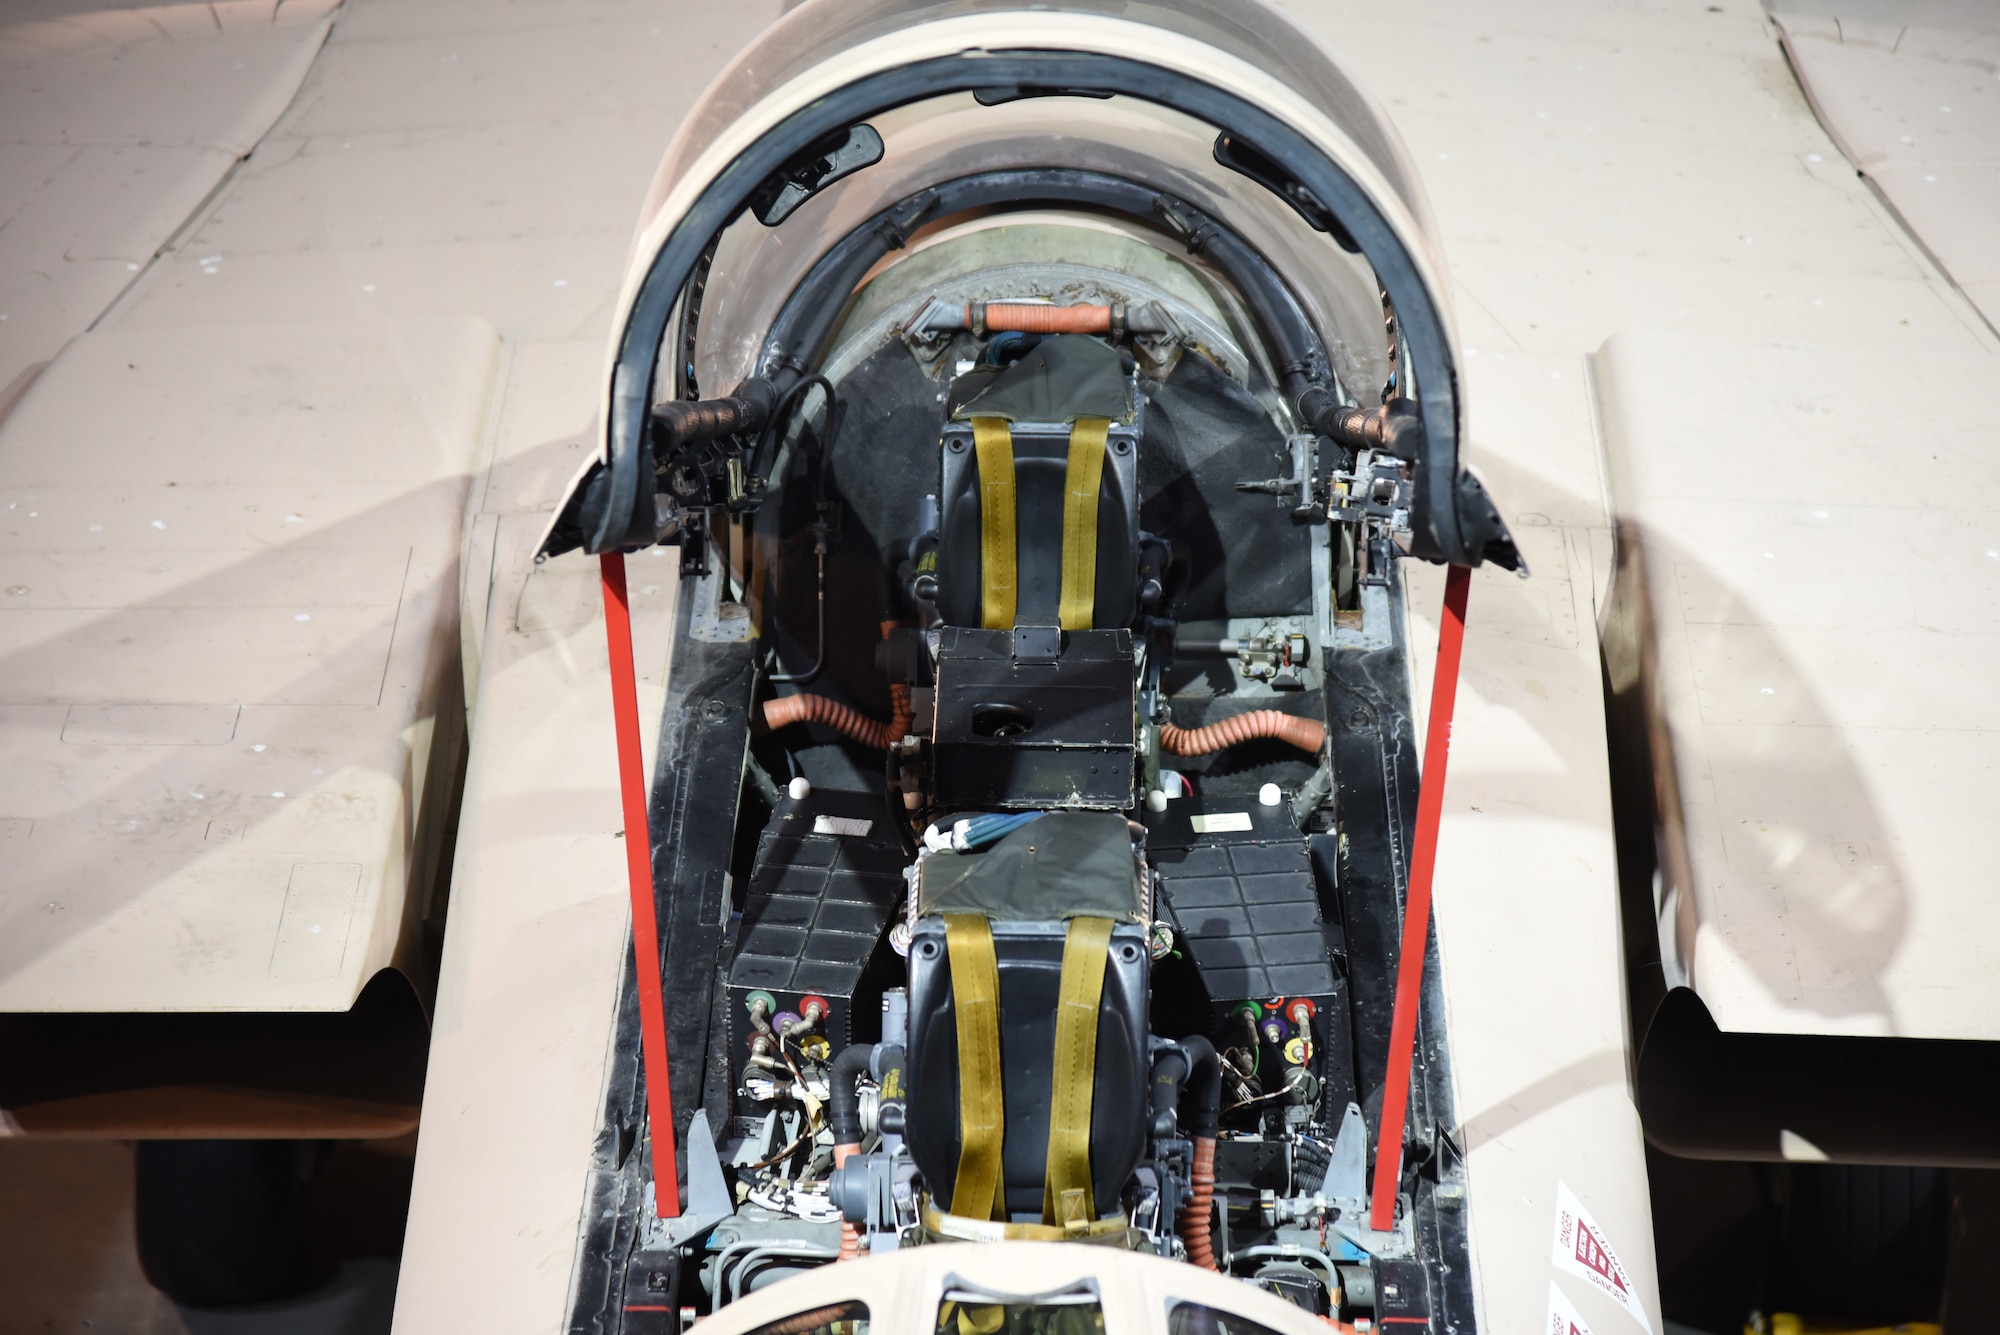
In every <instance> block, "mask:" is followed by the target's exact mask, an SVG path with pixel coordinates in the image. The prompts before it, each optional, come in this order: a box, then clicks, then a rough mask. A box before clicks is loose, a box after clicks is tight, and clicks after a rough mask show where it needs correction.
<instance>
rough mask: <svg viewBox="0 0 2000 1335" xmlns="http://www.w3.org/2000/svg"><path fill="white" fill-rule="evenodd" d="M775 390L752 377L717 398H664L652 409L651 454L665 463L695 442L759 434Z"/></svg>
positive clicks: (775, 398)
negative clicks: (757, 432) (728, 393)
mask: <svg viewBox="0 0 2000 1335" xmlns="http://www.w3.org/2000/svg"><path fill="white" fill-rule="evenodd" d="M779 393H780V390H779V387H778V385H777V384H776V383H775V382H773V381H771V380H766V379H764V378H763V377H761V376H752V377H750V378H749V379H748V380H745V381H744V382H743V383H742V384H740V385H738V386H737V387H736V392H735V393H734V394H731V395H729V396H728V397H727V398H721V399H668V400H666V401H665V402H663V403H658V404H655V405H654V406H653V453H654V457H656V458H658V459H660V460H663V461H664V460H666V459H669V458H671V457H672V456H673V454H674V453H675V451H677V450H679V449H680V448H681V447H683V446H686V445H692V444H695V443H697V442H699V441H704V440H714V439H716V438H717V437H720V436H733V435H738V434H744V433H748V432H753V431H762V430H763V429H764V425H765V423H767V422H769V421H770V420H771V414H772V412H773V410H774V409H776V408H777V406H778V399H779Z"/></svg>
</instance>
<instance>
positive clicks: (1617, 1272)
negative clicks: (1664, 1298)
mask: <svg viewBox="0 0 2000 1335" xmlns="http://www.w3.org/2000/svg"><path fill="white" fill-rule="evenodd" d="M1550 1259H1551V1260H1553V1261H1554V1262H1555V1264H1556V1268H1557V1269H1559V1270H1567V1271H1568V1272H1569V1273H1570V1274H1572V1275H1575V1276H1576V1277H1577V1278H1579V1279H1582V1280H1584V1281H1586V1282H1587V1283H1589V1284H1591V1285H1593V1286H1594V1287H1595V1288H1596V1289H1597V1290H1598V1292H1600V1293H1602V1294H1604V1295H1605V1296H1606V1297H1608V1298H1610V1299H1612V1300H1613V1301H1614V1302H1616V1303H1617V1304H1618V1305H1619V1306H1621V1307H1623V1308H1624V1309H1625V1310H1626V1311H1627V1312H1630V1313H1631V1314H1632V1319H1633V1320H1635V1321H1637V1322H1638V1323H1639V1325H1640V1326H1641V1327H1642V1328H1643V1329H1644V1330H1645V1331H1646V1335H1652V1331H1653V1323H1652V1322H1651V1321H1649V1320H1648V1319H1647V1317H1646V1308H1645V1305H1644V1304H1643V1303H1641V1302H1640V1301H1639V1295H1638V1294H1637V1293H1635V1292H1633V1289H1632V1281H1631V1279H1630V1278H1628V1277H1627V1276H1626V1274H1625V1267H1624V1266H1623V1265H1620V1264H1619V1262H1618V1253H1617V1252H1616V1251H1615V1250H1613V1249H1612V1246H1611V1243H1610V1241H1609V1240H1608V1239H1607V1238H1606V1237H1605V1236H1604V1230H1603V1229H1601V1228H1599V1227H1598V1226H1597V1221H1596V1220H1594V1219H1592V1218H1591V1217H1590V1213H1589V1211H1587V1210H1585V1209H1584V1208H1583V1203H1582V1202H1581V1201H1579V1200H1577V1198H1576V1193H1575V1192H1573V1191H1571V1190H1570V1189H1569V1184H1568V1183H1567V1182H1557V1183H1556V1241H1555V1249H1554V1252H1553V1254H1552V1255H1551V1257H1550Z"/></svg>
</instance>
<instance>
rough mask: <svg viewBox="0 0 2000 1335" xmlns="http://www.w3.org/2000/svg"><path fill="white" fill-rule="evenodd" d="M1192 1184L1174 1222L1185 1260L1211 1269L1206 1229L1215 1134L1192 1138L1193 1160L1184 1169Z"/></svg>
mask: <svg viewBox="0 0 2000 1335" xmlns="http://www.w3.org/2000/svg"><path fill="white" fill-rule="evenodd" d="M1188 1182H1189V1185H1190V1186H1191V1187H1192V1188H1193V1190H1192V1191H1190V1192H1189V1193H1188V1199H1187V1204H1186V1205H1183V1206H1182V1207H1181V1212H1180V1214H1179V1215H1178V1216H1177V1217H1176V1218H1175V1220H1174V1226H1175V1228H1176V1230H1177V1231H1178V1232H1179V1233H1180V1235H1181V1242H1182V1243H1183V1244H1185V1245H1186V1247H1187V1255H1188V1264H1190V1265H1197V1266H1200V1267H1201V1268H1202V1269H1204V1270H1213V1269H1215V1250H1214V1245H1213V1244H1212V1243H1211V1242H1210V1241H1209V1237H1208V1231H1209V1227H1210V1225H1211V1224H1212V1223H1213V1220H1214V1215H1215V1137H1214V1136H1199V1137H1196V1139H1195V1142H1194V1164H1193V1166H1192V1168H1191V1169H1190V1170H1189V1172H1188Z"/></svg>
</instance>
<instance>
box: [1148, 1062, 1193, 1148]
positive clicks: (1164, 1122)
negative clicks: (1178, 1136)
mask: <svg viewBox="0 0 2000 1335" xmlns="http://www.w3.org/2000/svg"><path fill="white" fill-rule="evenodd" d="M1187 1073H1188V1054H1187V1049H1186V1048H1184V1047H1182V1046H1180V1045H1179V1044H1177V1043H1175V1044H1167V1045H1163V1046H1162V1047H1161V1048H1160V1055H1159V1056H1157V1057H1155V1058H1154V1059H1153V1135H1154V1136H1155V1137H1156V1138H1158V1139H1161V1140H1164V1139H1166V1138H1168V1137H1170V1136H1172V1135H1173V1134H1174V1132H1175V1130H1176V1129H1177V1128H1178V1126H1179V1123H1178V1122H1177V1121H1176V1118H1177V1117H1178V1115H1179V1112H1180V1106H1181V1083H1182V1082H1183V1081H1185V1080H1186V1079H1187Z"/></svg>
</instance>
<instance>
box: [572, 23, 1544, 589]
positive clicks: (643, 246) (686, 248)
mask: <svg viewBox="0 0 2000 1335" xmlns="http://www.w3.org/2000/svg"><path fill="white" fill-rule="evenodd" d="M1078 206H1082V207H1087V208H1090V209H1093V210H1098V211H1102V212H1107V213H1111V214H1120V215H1124V216H1125V217H1127V218H1130V219H1132V220H1133V221H1134V222H1136V223H1138V224H1141V225H1143V226H1146V227H1149V228H1152V229H1155V230H1157V231H1158V232H1160V233H1162V234H1163V236H1164V238H1165V239H1167V240H1168V241H1170V242H1171V243H1174V244H1178V245H1179V246H1180V247H1183V248H1184V249H1185V250H1186V251H1187V252H1188V253H1190V254H1193V255H1196V256H1200V257H1202V258H1204V259H1212V260H1214V261H1215V262H1216V264H1217V267H1218V268H1220V269H1221V270H1222V272H1223V273H1224V276H1225V278H1229V279H1235V278H1236V277H1237V275H1236V274H1234V273H1232V272H1230V270H1229V266H1228V264H1227V263H1225V262H1224V261H1225V260H1226V259H1227V257H1229V256H1232V255H1234V256H1239V257H1244V259H1242V260H1241V261H1239V264H1238V267H1239V268H1241V267H1242V265H1243V263H1254V264H1255V266H1256V267H1257V268H1258V269H1259V270H1260V271H1261V272H1262V273H1263V274H1265V275H1266V276H1267V277H1268V278H1269V279H1270V281H1269V282H1268V283H1267V284H1265V285H1264V289H1263V290H1245V291H1244V292H1243V294H1242V295H1243V297H1244V300H1245V302H1246V304H1247V305H1248V306H1250V308H1251V309H1252V310H1253V311H1254V312H1255V313H1256V315H1257V318H1258V322H1259V323H1260V324H1261V325H1263V326H1265V327H1266V329H1267V330H1270V329H1273V328H1275V329H1276V330H1278V331H1279V332H1280V334H1284V335H1288V336H1286V337H1281V338H1280V339H1279V340H1278V342H1279V344H1280V347H1279V353H1280V354H1282V355H1284V358H1285V361H1286V364H1285V365H1281V366H1273V367H1270V368H1267V370H1268V371H1269V373H1270V375H1271V378H1272V379H1273V381H1274V382H1276V381H1279V380H1281V379H1282V380H1284V383H1286V384H1288V385H1289V384H1297V383H1304V380H1305V378H1307V377H1309V378H1310V379H1311V380H1312V381H1313V382H1314V383H1325V384H1328V385H1334V386H1338V387H1339V388H1340V389H1342V390H1344V392H1345V397H1348V398H1350V399H1352V400H1353V401H1356V402H1359V403H1361V404H1363V405H1367V404H1373V403H1375V402H1377V401H1378V400H1379V397H1380V393H1381V388H1382V385H1383V382H1384V380H1385V378H1386V377H1387V375H1389V374H1394V375H1398V376H1400V377H1402V383H1401V389H1402V392H1403V394H1404V395H1405V397H1407V398H1408V399H1409V400H1410V401H1411V402H1412V403H1413V404H1414V406H1415V407H1416V408H1417V409H1418V411H1419V413H1420V415H1421V419H1422V431H1421V433H1419V435H1418V437H1417V444H1418V448H1417V451H1416V452H1417V453H1418V455H1419V457H1418V458H1417V459H1416V460H1415V463H1416V469H1415V473H1416V479H1415V480H1416V488H1415V507H1414V513H1413V514H1412V516H1411V530H1412V531H1411V543H1412V547H1413V550H1414V551H1416V552H1417V554H1419V555H1423V556H1427V557H1431V558H1434V559H1435V558H1441V559H1447V560H1452V561H1458V562H1464V563H1468V564H1478V563H1479V562H1480V561H1481V560H1482V559H1497V560H1500V561H1502V563H1504V564H1509V565H1512V564H1514V563H1515V558H1514V554H1513V550H1512V544H1511V541H1510V540H1509V539H1508V537H1507V534H1506V530H1505V526H1504V524H1503V523H1502V522H1501V521H1500V519H1499V516H1498V514H1497V512H1496V511H1495V510H1494V509H1493V507H1492V505H1491V503H1490V502H1489V501H1488V500H1487V499H1486V497H1485V496H1484V493H1483V492H1482V491H1481V489H1480V487H1479V484H1478V483H1477V481H1476V480H1475V479H1473V478H1472V477H1471V476H1470V475H1469V474H1467V473H1465V472H1464V470H1463V469H1462V468H1461V467H1460V465H1459V439H1460V434H1461V425H1462V420H1463V410H1462V404H1461V402H1460V391H1459V383H1458V375H1457V368H1456V352H1455V348H1454V336H1453V328H1452V315H1451V309H1450V303H1449V297H1448V292H1447V288H1446V285H1445V282H1444V279H1443V272H1444V271H1443V262H1442V259H1441V257H1440V254H1439V251H1438V247H1437V243H1436V237H1435V231H1434V228H1433V226H1432V224H1431V222H1430V213H1429V208H1428V205H1427V203H1426V201H1425V199H1424V197H1423V193H1422V189H1421V186H1420V185H1419V183H1418V181H1417V177H1416V173H1415V171H1414V169H1413V167H1412V166H1411V164H1410V161H1409V158H1408V155H1407V153H1406V152H1405V151H1404V149H1403V147H1402V145H1401V143H1400V141H1399V140H1398V138H1397V136H1396V134H1395V132H1394V130H1393V129H1392V128H1391V127H1390V125H1389V123H1388V120H1387V118H1386V117H1385V116H1384V115H1383V113H1382V112H1381V111H1380V109H1379V108H1378V107H1377V106H1376V105H1375V103H1374V102H1373V101H1372V100H1371V99H1370V98H1369V97H1368V96H1367V95H1365V94H1364V93H1362V92H1361V91H1360V89H1359V88H1357V87H1356V85H1355V84H1354V83H1353V82H1352V81H1351V80H1350V79H1349V78H1348V77H1347V76H1346V75H1345V74H1344V73H1343V72H1342V71H1341V69H1340V68H1339V66H1338V65H1337V64H1336V63H1335V62H1334V60H1333V58H1332V57H1331V56H1330V55H1329V54H1328V53H1327V52H1326V51H1324V50H1323V49H1322V48H1321V47H1320V46H1319V45H1318V44H1317V43H1316V42H1315V41H1314V40H1313V39H1312V38H1310V37H1309V36H1307V35H1306V34H1305V33H1304V32H1302V31H1300V30H1299V29H1298V28H1296V27H1294V26H1293V25H1292V24H1291V23H1290V22H1289V21H1288V20H1287V19H1285V18H1284V17H1283V16H1281V15H1279V14H1278V13H1276V12H1275V11H1272V10H1269V9H1266V8H1264V7H1263V6H1262V5H1260V4H1256V3H1248V2H1246V0H1227V3H1221V2H1217V3H1202V2H1201V0H1147V2H1145V3H1132V2H1131V0H1058V2H1057V3H1052V4H1051V3H1035V4H1030V3H1028V2H1027V0H1014V2H1013V3H1001V4H993V3H990V2H989V0H862V2H860V3H856V2H854V0H810V2H809V3H807V4H805V5H802V6H801V7H799V8H798V9H796V10H795V11H793V12H792V13H791V14H789V15H787V16H786V17H785V18H784V19H782V20H781V21H779V22H778V23H777V24H776V25H774V26H773V27H772V28H770V29H769V30H768V31H767V32H766V33H764V35H763V36H761V37H760V38H759V39H758V40H757V41H755V42H754V43H752V44H751V45H750V46H749V47H748V48H746V49H745V50H744V51H743V52H742V53H741V54H740V55H739V56H738V57H737V59H736V61H735V63H734V64H732V65H731V66H730V67H729V69H728V70H727V71H725V72H724V73H723V75H722V76H721V77H720V78H719V79H717V80H716V81H715V83H714V84H713V85H711V87H710V88H709V90H708V91H707V93H706V94H705V95H704V97H703V99H702V101H701V103H700V104H699V105H698V106H697V108H696V109H695V111H694V113H693V114H692V115H691V116H690V117H689V118H688V120H687V122H686V123H685V125H684V126H683V128H682V130H681V131H680V133H679V134H678V135H677V136H676V138H675V140H674V141H673V143H672V145H671V146H670V148H669V149H668V152H667V154H666V158H665V160H664V162H663V163H662V165H661V167H660V170H659V172H658V174H657V175H656V177H655V178H654V181H653V185H652V188H651V190H650V191H649V193H648V196H647V203H646V208H645V212H644V215H643V218H642V221H641V226H640V231H639V235H638V237H637V239H636V241H635V244H634V247H633V252H632V256H631V261H630V265H629V268H628V272H627V275H626V280H625V283H624V287H623V290H622V292H621V294H620V297H619V303H618V308H617V310H616V312H615V319H614V328H615V329H616V334H615V336H614V339H613V344H612V349H611V357H610V364H609V367H608V369H607V374H606V385H605V399H604V402H603V412H602V416H601V419H600V430H601V438H600V454H599V457H598V459H597V460H595V461H593V464H592V465H591V467H590V468H589V469H588V470H587V471H586V475H585V476H583V477H579V479H578V483H577V490H576V492H575V493H573V495H572V500H571V503H570V504H569V505H568V506H566V507H565V510H564V512H563V515H562V517H560V518H559V519H558V521H557V523H556V525H555V527H554V529H553V530H552V533H551V536H550V539H549V541H548V542H547V543H546V544H545V550H547V551H551V552H553V551H560V550H566V549H567V548H568V547H570V546H574V545H579V544H580V545H582V546H584V547H585V548H586V549H588V550H590V551H593V552H596V551H605V550H610V549H612V548H615V547H621V546H637V545H643V544H647V543H650V542H652V541H654V540H655V539H656V537H657V535H658V532H659V519H658V515H657V512H656V506H655V500H654V479H653V475H652V469H651V467H650V466H648V465H647V459H648V451H647V444H646V428H647V420H648V414H649V412H650V410H651V408H652V405H653V404H655V403H656V402H658V401H659V400H662V399H671V398H675V397H680V396H681V395H682V394H684V393H686V392H687V390H688V389H689V388H690V387H691V383H692V382H695V381H698V382H699V384H700V385H701V386H703V389H704V392H705V393H708V394H716V393H726V392H727V391H728V390H729V389H730V388H731V387H732V386H734V385H736V384H737V383H738V382H739V381H741V380H742V379H743V378H744V377H746V376H751V375H758V374H763V375H770V374H774V373H780V372H785V373H789V374H791V375H794V376H796V375H798V374H801V373H806V372H811V371H817V370H819V369H820V366H819V361H820V358H821V357H822V356H823V355H824V353H825V351H826V345H827V342H828V340H829V338H830V336H831V334H832V332H833V330H834V327H835V323H836V322H837V320H838V318H839V316H840V313H841V311H842V309H843V308H844V307H845V305H846V304H847V301H848V299H849V298H850V297H851V295H852V294H853V291H854V289H855V287H856V285H857V284H858V283H859V282H860V280H861V279H863V278H864V277H865V276H866V275H867V274H868V273H869V272H870V271H871V269H872V268H873V267H874V266H875V265H876V264H877V263H878V262H880V261H881V260H882V258H883V257H884V256H885V255H887V254H889V253H891V252H894V251H897V250H900V249H902V248H903V246H904V245H905V243H906V242H907V241H908V240H909V238H910V236H911V235H912V233H913V232H915V231H917V230H918V229H920V228H922V227H924V226H926V225H928V224H930V223H932V222H935V221H937V220H939V219H943V218H946V217H952V216H961V217H962V216H966V215H968V214H974V213H977V212H979V211H992V210H1004V209H1021V208H1036V207H1072V208H1073V207H1078ZM705 260H706V263H707V264H708V265H712V270H711V269H708V268H705ZM697 277H705V278H706V279H707V288H706V294H705V298H704V303H703V306H702V309H701V319H700V329H699V337H698V338H687V346H686V347H681V346H679V345H678V344H679V340H678V339H676V338H674V337H673V336H672V335H671V334H670V325H671V324H672V323H673V316H674V313H675V310H676V308H677V306H678V305H680V304H681V296H682V293H683V291H684V289H686V288H687V287H688V284H689V281H690V279H691V278H697ZM1237 286H1238V287H1239V288H1243V287H1245V284H1244V283H1242V282H1241V281H1238V282H1237ZM1249 286H1250V287H1251V288H1253V289H1255V288H1256V287H1257V285H1255V284H1252V285H1249ZM1385 297H1386V300H1387V303H1388V305H1389V307H1390V308H1391V309H1392V310H1393V311H1394V314H1395V324H1396V344H1397V347H1396V354H1395V356H1396V360H1395V363H1394V364H1393V365H1392V364H1391V362H1390V353H1389V344H1388V340H1387V339H1386V338H1385V336H1384V333H1383V318H1382V303H1383V299H1384V298H1385ZM680 333H681V336H682V337H684V338H685V337H687V336H686V332H685V330H682V331H680ZM669 344H674V345H675V346H671V347H670V346H668V345H669ZM1287 407H1288V408H1290V409H1293V410H1296V404H1295V403H1292V402H1289V401H1288V403H1287Z"/></svg>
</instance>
